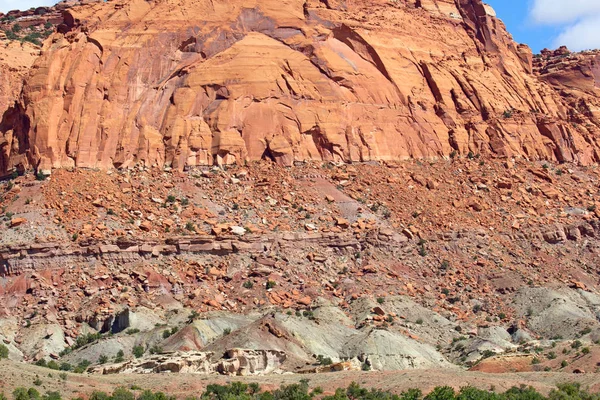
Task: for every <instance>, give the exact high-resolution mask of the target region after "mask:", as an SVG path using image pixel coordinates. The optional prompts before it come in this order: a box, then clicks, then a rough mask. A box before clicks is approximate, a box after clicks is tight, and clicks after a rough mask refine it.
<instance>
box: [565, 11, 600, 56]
mask: <svg viewBox="0 0 600 400" xmlns="http://www.w3.org/2000/svg"><path fill="white" fill-rule="evenodd" d="M561 45H565V46H567V47H568V48H569V49H571V50H575V51H579V50H586V49H600V14H597V15H594V16H591V17H588V18H584V19H582V20H581V21H578V22H577V23H575V24H574V25H570V26H567V27H566V28H565V29H564V30H563V31H562V32H561V33H560V35H558V37H557V38H556V39H554V46H555V47H558V46H561Z"/></svg>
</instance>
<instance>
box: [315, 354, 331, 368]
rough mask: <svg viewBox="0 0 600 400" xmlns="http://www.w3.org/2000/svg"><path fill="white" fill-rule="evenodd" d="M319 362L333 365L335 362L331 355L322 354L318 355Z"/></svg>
mask: <svg viewBox="0 0 600 400" xmlns="http://www.w3.org/2000/svg"><path fill="white" fill-rule="evenodd" d="M317 362H318V363H319V365H331V364H333V361H332V360H331V357H325V356H323V355H321V354H319V355H318V356H317Z"/></svg>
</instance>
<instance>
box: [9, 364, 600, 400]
mask: <svg viewBox="0 0 600 400" xmlns="http://www.w3.org/2000/svg"><path fill="white" fill-rule="evenodd" d="M36 377H38V378H39V379H40V380H41V381H42V383H41V385H39V386H37V389H38V390H39V391H40V392H46V391H59V392H61V394H62V396H63V398H74V397H77V396H80V395H84V396H85V395H86V394H89V393H91V392H92V391H94V390H101V391H107V392H110V391H112V390H113V389H114V388H115V387H118V386H125V387H131V386H132V385H136V386H139V387H141V388H143V389H151V390H154V391H158V390H160V391H164V392H165V393H167V394H169V395H175V396H177V397H178V398H184V397H186V396H190V395H196V396H198V395H200V394H201V392H202V390H203V389H204V388H205V387H206V385H208V384H211V383H219V384H226V383H227V382H232V381H243V382H246V383H250V382H258V383H260V384H261V385H262V386H263V389H272V388H275V387H278V386H279V385H281V384H291V383H296V382H298V381H299V380H301V379H308V380H309V382H310V386H311V387H316V386H321V387H322V388H323V389H325V392H326V393H330V392H333V391H334V390H335V388H337V387H346V386H347V385H348V384H349V383H350V382H352V381H356V382H358V383H360V384H361V385H362V386H364V387H373V388H381V389H385V390H391V391H393V392H401V391H403V390H406V389H409V388H414V387H418V388H421V389H422V390H423V391H424V392H427V391H429V390H431V389H432V388H433V387H435V386H440V385H448V384H449V385H452V386H454V387H456V388H459V387H461V386H467V385H472V386H476V387H478V388H482V389H490V388H492V389H495V390H496V391H504V390H506V389H508V388H510V387H512V386H519V385H521V384H524V385H531V386H533V387H535V388H536V389H538V390H539V391H541V392H543V393H547V392H549V391H550V390H551V389H552V388H553V387H555V386H556V384H557V383H561V382H568V381H576V382H580V383H581V384H582V385H583V386H584V387H586V388H589V390H591V391H600V379H599V376H598V374H580V375H575V374H563V373H545V372H544V373H542V372H538V373H514V374H486V373H479V372H469V371H463V370H458V369H456V370H455V369H453V370H410V371H393V372H374V371H372V372H337V373H325V374H306V375H298V374H286V375H269V376H253V377H228V376H217V375H196V374H148V375H133V374H121V375H87V374H83V375H78V374H70V373H68V374H67V379H66V380H62V379H61V378H60V377H59V372H57V371H52V370H49V369H47V368H41V367H36V366H33V365H28V364H18V363H14V362H10V361H6V360H4V361H1V362H0V392H4V393H5V394H9V393H11V392H12V391H13V390H14V388H15V387H18V386H27V387H31V386H34V384H33V381H34V380H35V379H36Z"/></svg>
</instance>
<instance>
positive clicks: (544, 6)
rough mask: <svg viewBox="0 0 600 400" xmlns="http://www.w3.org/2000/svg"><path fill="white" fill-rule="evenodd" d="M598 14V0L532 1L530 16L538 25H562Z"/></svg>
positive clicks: (599, 7)
mask: <svg viewBox="0 0 600 400" xmlns="http://www.w3.org/2000/svg"><path fill="white" fill-rule="evenodd" d="M599 14H600V1H599V0H533V6H532V8H531V16H532V17H533V20H534V21H535V22H537V23H540V24H550V25H554V24H564V23H571V22H575V21H577V20H579V19H580V18H586V17H588V16H590V15H599Z"/></svg>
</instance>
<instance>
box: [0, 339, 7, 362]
mask: <svg viewBox="0 0 600 400" xmlns="http://www.w3.org/2000/svg"><path fill="white" fill-rule="evenodd" d="M3 358H8V347H6V346H5V345H3V344H2V343H0V359H3Z"/></svg>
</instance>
